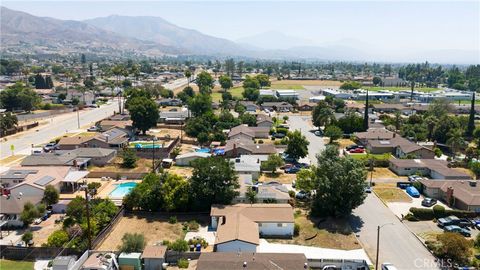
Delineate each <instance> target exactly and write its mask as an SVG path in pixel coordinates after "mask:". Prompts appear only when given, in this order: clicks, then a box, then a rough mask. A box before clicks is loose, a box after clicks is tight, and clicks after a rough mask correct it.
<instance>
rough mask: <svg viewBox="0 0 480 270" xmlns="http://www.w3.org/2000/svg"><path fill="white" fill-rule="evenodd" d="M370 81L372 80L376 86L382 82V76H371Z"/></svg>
mask: <svg viewBox="0 0 480 270" xmlns="http://www.w3.org/2000/svg"><path fill="white" fill-rule="evenodd" d="M372 82H373V84H374V85H375V86H378V85H379V84H381V83H382V78H380V77H373V80H372Z"/></svg>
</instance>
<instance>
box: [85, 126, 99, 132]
mask: <svg viewBox="0 0 480 270" xmlns="http://www.w3.org/2000/svg"><path fill="white" fill-rule="evenodd" d="M87 131H98V127H96V126H91V127H89V128H87Z"/></svg>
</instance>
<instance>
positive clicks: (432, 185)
mask: <svg viewBox="0 0 480 270" xmlns="http://www.w3.org/2000/svg"><path fill="white" fill-rule="evenodd" d="M420 183H421V184H422V192H423V194H425V196H428V197H431V198H435V199H438V200H442V201H444V202H446V203H447V204H448V205H449V206H451V207H455V208H457V209H460V210H466V211H474V212H480V186H478V185H477V183H478V181H476V180H470V181H468V180H430V179H422V180H420Z"/></svg>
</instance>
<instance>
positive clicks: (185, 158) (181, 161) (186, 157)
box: [175, 152, 211, 166]
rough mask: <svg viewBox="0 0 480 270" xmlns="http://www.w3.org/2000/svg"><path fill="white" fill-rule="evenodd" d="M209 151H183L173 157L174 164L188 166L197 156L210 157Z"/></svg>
mask: <svg viewBox="0 0 480 270" xmlns="http://www.w3.org/2000/svg"><path fill="white" fill-rule="evenodd" d="M210 156H211V154H210V153H202V152H190V153H185V154H182V155H178V156H177V157H176V158H175V164H176V165H177V166H190V163H191V162H192V161H194V160H196V159H198V158H207V157H210Z"/></svg>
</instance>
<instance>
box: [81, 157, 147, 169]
mask: <svg viewBox="0 0 480 270" xmlns="http://www.w3.org/2000/svg"><path fill="white" fill-rule="evenodd" d="M122 162H123V159H122V157H120V156H117V157H115V159H114V160H113V161H112V162H111V163H109V164H107V165H105V166H103V167H97V166H92V167H91V168H89V170H90V171H92V172H112V171H113V172H118V173H122V172H135V173H148V172H150V171H151V170H152V160H151V159H146V158H139V159H138V160H137V166H136V167H135V168H133V169H130V168H123V167H122Z"/></svg>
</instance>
